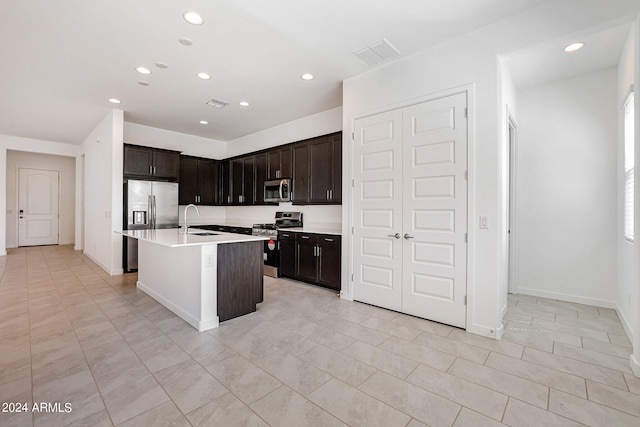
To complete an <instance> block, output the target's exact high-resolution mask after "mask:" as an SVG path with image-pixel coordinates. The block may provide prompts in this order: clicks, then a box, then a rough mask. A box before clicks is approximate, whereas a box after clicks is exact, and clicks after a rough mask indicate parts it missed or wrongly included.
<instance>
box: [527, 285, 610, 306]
mask: <svg viewBox="0 0 640 427" xmlns="http://www.w3.org/2000/svg"><path fill="white" fill-rule="evenodd" d="M518 291H519V293H521V294H525V295H531V296H534V297H541V298H550V299H557V300H560V301H567V302H575V303H577V304H585V305H595V306H596V307H604V308H614V309H615V308H616V303H615V301H611V300H605V299H598V298H588V297H582V296H578V295H571V294H563V293H559V292H549V291H541V290H539V289H529V288H519V289H518Z"/></svg>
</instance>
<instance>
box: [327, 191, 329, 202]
mask: <svg viewBox="0 0 640 427" xmlns="http://www.w3.org/2000/svg"><path fill="white" fill-rule="evenodd" d="M327 200H329V190H327Z"/></svg>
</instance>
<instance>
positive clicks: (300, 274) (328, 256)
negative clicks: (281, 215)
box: [278, 231, 342, 291]
mask: <svg viewBox="0 0 640 427" xmlns="http://www.w3.org/2000/svg"><path fill="white" fill-rule="evenodd" d="M278 236H279V237H278V238H279V242H280V275H281V276H285V277H290V278H292V279H296V280H301V281H304V282H308V283H313V284H316V285H319V286H324V287H326V288H330V289H335V290H338V291H339V290H340V278H341V261H342V259H341V247H340V244H341V237H340V236H337V235H331V234H315V233H299V232H289V231H287V232H282V231H281V232H279V234H278Z"/></svg>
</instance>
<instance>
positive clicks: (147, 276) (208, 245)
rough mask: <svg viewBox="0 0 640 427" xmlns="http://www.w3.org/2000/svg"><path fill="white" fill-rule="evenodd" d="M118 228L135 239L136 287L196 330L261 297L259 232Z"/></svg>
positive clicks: (251, 307) (249, 308)
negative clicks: (238, 232) (255, 233)
mask: <svg viewBox="0 0 640 427" xmlns="http://www.w3.org/2000/svg"><path fill="white" fill-rule="evenodd" d="M117 233H119V234H122V235H123V236H125V237H128V238H133V239H138V282H137V287H138V288H139V289H140V290H142V291H143V292H145V293H146V294H148V295H149V296H151V297H152V298H153V299H155V300H156V301H158V302H159V303H161V304H162V305H164V306H165V307H167V308H168V309H169V310H171V311H172V312H174V313H175V314H176V315H178V316H180V317H181V318H182V319H184V320H185V321H186V322H187V323H189V324H190V325H191V326H193V327H194V328H196V329H198V331H206V330H208V329H212V328H216V327H218V324H219V322H223V321H225V320H229V319H232V318H234V317H238V316H243V315H245V314H249V313H251V312H253V311H256V304H257V303H259V302H262V299H263V275H262V270H263V268H262V265H263V260H262V257H263V255H262V254H263V240H264V238H263V237H259V236H249V235H242V234H234V233H221V232H215V233H213V232H210V231H206V230H198V229H193V228H190V229H189V233H188V234H184V233H183V232H182V230H181V229H177V228H172V229H156V230H123V231H118V232H117Z"/></svg>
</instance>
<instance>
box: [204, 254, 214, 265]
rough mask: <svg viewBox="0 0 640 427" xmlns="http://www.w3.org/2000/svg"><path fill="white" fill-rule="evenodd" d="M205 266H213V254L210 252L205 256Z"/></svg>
mask: <svg viewBox="0 0 640 427" xmlns="http://www.w3.org/2000/svg"><path fill="white" fill-rule="evenodd" d="M205 266H206V267H213V255H211V254H207V255H206V257H205Z"/></svg>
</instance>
